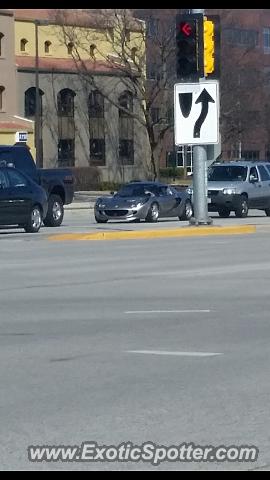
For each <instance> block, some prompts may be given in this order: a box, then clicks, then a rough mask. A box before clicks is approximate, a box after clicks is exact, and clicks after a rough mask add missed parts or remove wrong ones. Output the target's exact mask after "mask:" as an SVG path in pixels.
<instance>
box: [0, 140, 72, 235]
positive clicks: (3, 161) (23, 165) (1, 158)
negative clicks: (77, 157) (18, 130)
mask: <svg viewBox="0 0 270 480" xmlns="http://www.w3.org/2000/svg"><path fill="white" fill-rule="evenodd" d="M0 165H2V166H5V165H13V166H14V167H15V168H17V169H18V170H20V171H21V172H22V173H25V174H26V175H28V177H30V178H31V179H32V180H33V181H34V182H36V183H37V184H38V185H40V186H41V187H43V188H44V190H45V191H46V192H47V196H48V212H47V215H46V216H45V218H44V224H45V225H46V226H47V227H58V226H60V225H61V223H62V222H63V218H64V205H68V204H69V203H71V202H72V201H73V195H74V179H73V174H72V171H71V170H69V169H64V168H63V169H60V168H54V169H50V170H47V169H43V168H41V169H40V168H37V166H36V164H35V162H34V159H33V157H32V155H31V152H30V150H29V148H28V147H27V146H26V145H25V144H16V145H0Z"/></svg>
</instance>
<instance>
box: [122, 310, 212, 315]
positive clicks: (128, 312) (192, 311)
mask: <svg viewBox="0 0 270 480" xmlns="http://www.w3.org/2000/svg"><path fill="white" fill-rule="evenodd" d="M210 312H211V310H129V311H127V312H125V313H126V314H128V315H137V314H138V315H140V314H146V313H210Z"/></svg>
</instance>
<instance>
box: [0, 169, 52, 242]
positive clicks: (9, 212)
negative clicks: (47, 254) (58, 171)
mask: <svg viewBox="0 0 270 480" xmlns="http://www.w3.org/2000/svg"><path fill="white" fill-rule="evenodd" d="M47 210H48V200H47V194H46V192H45V190H44V189H43V188H42V187H40V186H39V185H37V184H36V183H35V182H34V181H33V180H31V178H29V177H28V176H27V175H25V174H23V173H22V172H20V171H19V170H17V169H16V168H12V167H11V168H8V167H0V225H2V226H3V225H5V226H11V225H12V226H19V227H22V228H24V230H25V231H26V232H29V233H37V232H38V231H39V229H40V227H41V225H42V221H43V220H44V218H46V215H47Z"/></svg>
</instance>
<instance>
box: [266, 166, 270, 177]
mask: <svg viewBox="0 0 270 480" xmlns="http://www.w3.org/2000/svg"><path fill="white" fill-rule="evenodd" d="M265 168H266V170H267V171H268V173H269V175H270V163H267V165H265Z"/></svg>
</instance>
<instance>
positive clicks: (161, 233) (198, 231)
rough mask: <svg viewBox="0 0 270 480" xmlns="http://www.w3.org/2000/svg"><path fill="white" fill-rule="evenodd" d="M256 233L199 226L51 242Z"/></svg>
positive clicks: (53, 237) (60, 236) (249, 227)
mask: <svg viewBox="0 0 270 480" xmlns="http://www.w3.org/2000/svg"><path fill="white" fill-rule="evenodd" d="M250 233H256V227H255V226H254V225H233V226H228V227H222V226H220V227H216V226H199V227H181V228H173V229H160V230H138V231H135V230H133V231H122V232H119V231H118V232H111V231H110V232H109V231H107V232H106V231H103V232H97V233H96V232H93V233H64V234H58V235H50V236H49V237H48V240H50V241H55V242H57V241H60V242H61V241H62V242H63V241H68V240H71V241H72V240H73V241H91V240H132V239H150V238H151V239H153V238H173V237H201V236H212V235H244V234H250Z"/></svg>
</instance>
